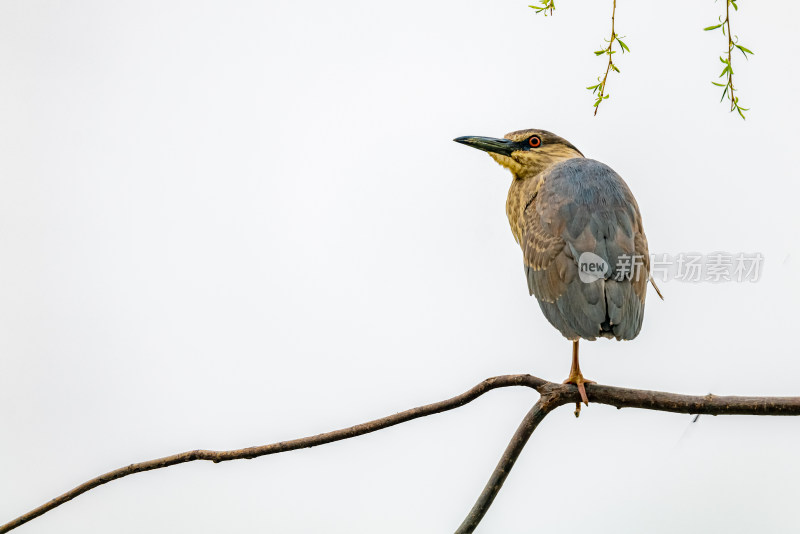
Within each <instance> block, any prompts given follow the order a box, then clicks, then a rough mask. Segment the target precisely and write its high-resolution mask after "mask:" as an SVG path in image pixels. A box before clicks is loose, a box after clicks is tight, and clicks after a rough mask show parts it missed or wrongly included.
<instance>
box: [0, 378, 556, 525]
mask: <svg viewBox="0 0 800 534" xmlns="http://www.w3.org/2000/svg"><path fill="white" fill-rule="evenodd" d="M547 383H548V382H547V381H546V380H542V379H541V378H536V377H535V376H531V375H504V376H497V377H494V378H489V379H487V380H484V381H483V382H481V383H480V384H478V385H477V386H475V387H473V388H472V389H470V390H469V391H466V392H464V393H462V394H461V395H458V396H456V397H453V398H451V399H447V400H444V401H440V402H435V403H433V404H427V405H425V406H420V407H418V408H412V409H410V410H406V411H404V412H400V413H396V414H394V415H390V416H388V417H383V418H381V419H376V420H374V421H369V422H367V423H362V424H360V425H356V426H351V427H349V428H343V429H341V430H334V431H333V432H326V433H324V434H318V435H316V436H309V437H305V438H299V439H294V440H291V441H281V442H279V443H272V444H270V445H263V446H260V447H248V448H245V449H236V450H231V451H208V450H194V451H187V452H183V453H180V454H174V455H172V456H165V457H164V458H158V459H156V460H149V461H147V462H140V463H136V464H130V465H128V466H126V467H121V468H119V469H115V470H114V471H110V472H108V473H106V474H104V475H100V476H99V477H95V478H93V479H91V480H89V481H87V482H84V483H83V484H81V485H80V486H77V487H75V488H73V489H71V490H70V491H68V492H66V493H64V494H63V495H61V496H59V497H56V498H55V499H53V500H51V501H49V502H47V503H45V504H43V505H41V506H39V507H38V508H35V509H33V510H31V511H30V512H28V513H27V514H25V515H22V516H20V517H18V518H16V519H14V520H12V521H9V522H8V523H6V524H5V525H2V526H0V534H2V533H5V532H9V531H10V530H13V529H15V528H17V527H18V526H20V525H22V524H24V523H27V522H28V521H30V520H31V519H34V518H36V517H38V516H40V515H42V514H44V513H45V512H49V511H50V510H52V509H53V508H56V507H57V506H61V505H62V504H64V503H65V502H68V501H71V500H72V499H74V498H75V497H77V496H78V495H81V494H82V493H86V492H87V491H89V490H91V489H94V488H96V487H97V486H101V485H103V484H106V483H107V482H111V481H112V480H117V479H118V478H122V477H126V476H128V475H133V474H134V473H142V472H144V471H151V470H153V469H161V468H163V467H169V466H171V465H177V464H182V463H186V462H193V461H195V460H209V461H212V462H214V463H219V462H225V461H228V460H240V459H251V458H257V457H259V456H266V455H268V454H276V453H279V452H286V451H293V450H296V449H305V448H308V447H315V446H317V445H323V444H325V443H331V442H334V441H339V440H343V439H348V438H354V437H356V436H361V435H363V434H369V433H370V432H375V431H376V430H381V429H384V428H388V427H390V426H394V425H399V424H400V423H405V422H406V421H411V420H413V419H417V418H419V417H425V416H428V415H433V414H437V413H441V412H446V411H448V410H452V409H453V408H458V407H460V406H464V405H465V404H467V403H468V402H472V401H473V400H475V399H477V398H478V397H480V396H481V395H483V394H484V393H486V392H488V391H491V390H493V389H497V388H503V387H509V386H527V387H530V388H533V389H537V388H540V387H542V386H544V385H545V384H547Z"/></svg>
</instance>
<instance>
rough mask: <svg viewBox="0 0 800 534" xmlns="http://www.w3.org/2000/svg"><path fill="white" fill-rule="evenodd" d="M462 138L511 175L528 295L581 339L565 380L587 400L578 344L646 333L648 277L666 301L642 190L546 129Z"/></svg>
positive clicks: (509, 206)
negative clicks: (654, 269)
mask: <svg viewBox="0 0 800 534" xmlns="http://www.w3.org/2000/svg"><path fill="white" fill-rule="evenodd" d="M454 141H455V142H457V143H461V144H463V145H467V146H469V147H472V148H477V149H478V150H482V151H484V152H487V153H488V154H489V155H490V156H491V157H492V158H493V159H494V160H495V161H496V162H497V163H499V164H500V165H501V166H503V167H505V168H506V169H508V170H509V171H511V175H512V181H511V187H510V188H509V190H508V198H507V199H506V215H507V217H508V222H509V224H510V225H511V233H512V234H513V235H514V239H515V240H516V242H517V243H518V244H519V246H520V248H521V249H522V259H523V265H524V268H525V276H526V278H527V282H528V291H529V294H530V295H533V296H534V297H536V300H537V301H538V303H539V307H540V308H541V310H542V312H543V313H544V316H545V317H546V318H547V320H548V321H549V322H550V324H551V325H553V326H554V327H555V328H556V329H557V330H558V331H559V332H561V334H562V335H563V336H564V337H565V338H567V339H568V340H570V341H572V366H571V368H570V372H569V376H568V377H567V379H566V380H565V381H564V383H565V384H574V385H576V386H577V388H578V391H579V393H580V397H581V400H582V401H583V402H584V403H585V404H586V405H588V404H589V399H588V396H587V394H586V386H585V385H586V384H593V383H595V382H593V381H591V380H587V379H586V378H584V376H583V374H582V373H581V368H580V362H579V359H578V343H579V341H580V340H581V339H585V340H589V341H594V340H595V339H597V338H600V337H602V338H616V339H617V340H627V339H633V338H635V337H636V336H637V335H639V332H640V330H641V328H642V320H643V318H644V303H645V297H646V293H647V282H648V280H649V281H650V282H651V283H652V284H653V288H654V289H655V290H656V292H657V293H658V296H659V297H661V298H662V299H663V296H662V295H661V292H660V291H659V289H658V287H657V286H656V284H655V281H653V280H652V278H651V277H650V256H649V252H648V248H647V238H646V237H645V233H644V228H643V226H642V216H641V213H640V212H639V205H638V204H637V202H636V199H635V198H634V196H633V193H632V192H631V190H630V188H629V187H628V185H627V184H626V183H625V181H624V180H623V179H622V177H620V175H619V174H617V173H616V172H614V170H613V169H611V167H609V166H608V165H606V164H604V163H601V162H599V161H596V160H593V159H589V158H586V157H584V155H583V153H582V152H581V151H580V150H578V149H577V148H576V147H575V145H573V144H572V143H570V142H569V141H567V140H566V139H564V138H562V137H559V136H558V135H556V134H554V133H551V132H548V131H546V130H538V129H528V130H518V131H515V132H511V133H508V134H506V135H505V136H504V137H503V138H502V139H497V138H493V137H482V136H463V137H457V138H456V139H454ZM579 412H580V403H577V410H576V415H578V413H579Z"/></svg>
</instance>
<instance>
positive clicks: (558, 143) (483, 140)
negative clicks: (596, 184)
mask: <svg viewBox="0 0 800 534" xmlns="http://www.w3.org/2000/svg"><path fill="white" fill-rule="evenodd" d="M453 141H455V142H456V143H461V144H463V145H467V146H471V147H473V148H477V149H480V150H483V151H485V152H488V153H489V155H490V156H492V158H494V160H495V161H496V162H497V163H499V164H500V165H502V166H503V167H505V168H507V169H508V170H510V171H511V173H512V174H513V175H514V177H515V178H518V179H524V178H528V177H532V176H535V175H537V174H539V173H540V172H542V171H544V170H545V169H547V168H548V167H550V166H551V165H555V164H556V163H558V162H559V161H564V160H566V159H572V158H582V157H583V154H581V152H580V150H578V149H577V148H575V147H574V146H573V145H572V143H570V142H569V141H567V140H566V139H564V138H562V137H559V136H557V135H556V134H554V133H550V132H548V131H546V130H519V131H516V132H511V133H508V134H506V135H505V136H504V137H503V139H495V138H493V137H480V136H476V135H467V136H464V137H457V138H456V139H453Z"/></svg>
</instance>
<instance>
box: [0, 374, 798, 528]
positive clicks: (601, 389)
mask: <svg viewBox="0 0 800 534" xmlns="http://www.w3.org/2000/svg"><path fill="white" fill-rule="evenodd" d="M510 386H525V387H529V388H532V389H535V390H537V391H538V392H539V393H540V394H541V398H540V399H539V401H538V402H537V403H536V404H535V405H534V406H533V408H532V409H531V411H530V412H528V414H527V415H526V416H525V419H523V421H522V423H521V424H520V427H519V428H518V429H517V432H516V433H515V434H514V436H513V438H512V439H511V442H510V443H509V445H508V447H507V448H506V451H505V453H504V454H503V456H502V458H501V459H500V462H499V463H498V465H497V467H495V469H494V472H493V473H492V475H491V477H490V479H489V482H488V483H487V485H486V487H485V488H484V490H483V492H482V493H481V495H480V497H479V498H478V501H477V502H476V503H475V505H474V506H473V508H472V510H471V511H470V512H469V515H468V516H467V518H466V519H465V520H464V522H463V523H462V524H461V526H460V527H459V528H458V530H457V534H467V533H470V532H472V531H473V530H474V529H475V527H476V526H477V525H478V523H479V522H480V521H481V519H482V518H483V516H484V515H485V514H486V511H487V510H488V509H489V506H491V504H492V501H494V498H495V497H496V496H497V493H498V492H499V491H500V488H501V487H502V485H503V483H504V482H505V479H506V477H507V476H508V474H509V472H510V471H511V468H512V467H513V466H514V463H515V462H516V460H517V458H518V457H519V455H520V453H521V452H522V449H523V448H524V447H525V444H526V443H527V441H528V439H529V438H530V437H531V435H532V434H533V431H534V430H535V429H536V427H537V425H538V424H539V423H540V422H541V421H542V420H543V419H544V418H545V416H546V415H547V414H548V413H550V412H551V411H552V410H554V409H555V408H557V407H559V406H561V405H564V404H569V403H576V402H578V401H579V400H580V394H579V393H578V389H577V388H576V387H575V386H573V385H563V384H555V383H553V382H548V381H547V380H543V379H541V378H537V377H535V376H531V375H504V376H497V377H494V378H489V379H487V380H484V381H483V382H481V383H480V384H478V385H476V386H475V387H473V388H472V389H470V390H468V391H466V392H464V393H462V394H461V395H457V396H455V397H453V398H451V399H447V400H444V401H440V402H436V403H433V404H427V405H425V406H420V407H418V408H412V409H410V410H406V411H404V412H400V413H396V414H394V415H390V416H387V417H383V418H381V419H376V420H374V421H369V422H367V423H363V424H360V425H356V426H352V427H349V428H344V429H341V430H334V431H332V432H327V433H324V434H318V435H316V436H309V437H305V438H299V439H295V440H291V441H281V442H278V443H273V444H270V445H262V446H258V447H248V448H245V449H236V450H230V451H210V450H201V449H198V450H193V451H188V452H183V453H180V454H175V455H172V456H166V457H164V458H158V459H156V460H149V461H146V462H140V463H135V464H130V465H128V466H126V467H121V468H119V469H116V470H114V471H110V472H108V473H106V474H104V475H100V476H98V477H95V478H93V479H91V480H88V481H87V482H84V483H83V484H81V485H80V486H77V487H75V488H73V489H71V490H70V491H68V492H66V493H64V494H63V495H61V496H59V497H56V498H55V499H53V500H51V501H49V502H47V503H45V504H43V505H41V506H39V507H38V508H35V509H33V510H31V511H30V512H28V513H26V514H24V515H22V516H20V517H18V518H16V519H13V520H11V521H9V522H8V523H6V524H4V525H2V526H0V534H2V533H5V532H9V531H11V530H13V529H15V528H17V527H19V526H21V525H23V524H25V523H27V522H28V521H30V520H32V519H34V518H36V517H38V516H40V515H42V514H44V513H46V512H48V511H50V510H52V509H53V508H56V507H58V506H60V505H62V504H64V503H66V502H68V501H70V500H72V499H74V498H75V497H77V496H79V495H81V494H82V493H86V492H87V491H89V490H91V489H94V488H96V487H97V486H101V485H103V484H105V483H107V482H111V481H112V480H116V479H119V478H123V477H126V476H128V475H132V474H134V473H141V472H143V471H151V470H153V469H161V468H163V467H169V466H171V465H177V464H182V463H186V462H193V461H195V460H208V461H212V462H214V463H219V462H225V461H228V460H240V459H251V458H257V457H259V456H266V455H268V454H276V453H279V452H286V451H291V450H296V449H304V448H308V447H315V446H317V445H323V444H325V443H331V442H334V441H340V440H343V439H348V438H353V437H356V436H360V435H363V434H368V433H370V432H375V431H376V430H381V429H383V428H387V427H390V426H394V425H398V424H400V423H404V422H406V421H411V420H413V419H417V418H420V417H425V416H428V415H433V414H437V413H441V412H445V411H448V410H452V409H454V408H458V407H460V406H463V405H465V404H467V403H469V402H472V401H473V400H475V399H477V398H478V397H480V396H481V395H483V394H484V393H486V392H488V391H491V390H493V389H497V388H502V387H510ZM586 391H587V393H588V395H589V401H590V402H592V403H596V404H608V405H611V406H616V407H617V408H642V409H646V410H658V411H666V412H675V413H686V414H711V415H800V397H718V396H715V395H710V394H709V395H705V396H692V395H678V394H675V393H664V392H659V391H645V390H638V389H627V388H617V387H612V386H601V385H590V386H587V388H586Z"/></svg>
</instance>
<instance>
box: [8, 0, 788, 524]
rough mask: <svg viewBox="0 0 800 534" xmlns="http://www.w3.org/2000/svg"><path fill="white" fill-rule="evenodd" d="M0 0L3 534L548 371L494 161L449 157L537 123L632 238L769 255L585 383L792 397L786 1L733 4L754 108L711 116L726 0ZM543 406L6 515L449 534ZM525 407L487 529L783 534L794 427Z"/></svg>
mask: <svg viewBox="0 0 800 534" xmlns="http://www.w3.org/2000/svg"><path fill="white" fill-rule="evenodd" d="M529 1H530V0H515V1H511V0H504V1H488V0H482V1H463V0H462V1H443V2H430V1H425V2H422V1H406V2H372V1H347V0H343V1H338V2H330V1H309V2H290V1H285V2H278V1H269V2H245V1H236V2H223V1H182V2H179V1H168V2H164V1H159V2H156V1H136V2H132V1H127V2H106V1H99V0H97V1H88V0H84V1H80V2H63V1H37V0H25V1H21V0H20V1H5V2H3V3H2V4H0V82H1V83H0V277H1V278H0V523H3V522H5V521H8V520H11V519H12V518H14V517H16V516H18V515H20V514H22V513H24V512H26V511H28V510H29V509H31V508H33V507H36V506H38V505H40V504H42V503H44V502H45V501H47V500H49V499H50V498H52V497H54V496H56V495H58V494H61V493H62V492H64V491H66V490H68V489H70V488H72V487H74V486H76V485H78V484H79V483H81V482H84V481H85V480H87V479H88V478H91V477H94V476H96V475H99V474H101V473H103V472H106V471H109V470H111V469H114V468H117V467H120V466H123V465H127V464H129V463H132V462H136V461H142V460H147V459H151V458H156V457H160V456H165V455H168V454H173V453H176V452H180V451H184V450H189V449H194V448H211V449H228V448H239V447H244V446H249V445H257V444H265V443H270V442H274V441H280V440H286V439H291V438H295V437H300V436H304V435H309V434H316V433H319V432H323V431H327V430H331V429H335V428H340V427H344V426H349V425H351V424H355V423H360V422H363V421H366V420H369V419H372V418H376V417H380V416H384V415H388V414H390V413H394V412H397V411H400V410H403V409H406V408H410V407H412V406H416V405H420V404H425V403H428V402H433V401H437V400H441V399H443V398H446V397H450V396H452V395H455V394H458V393H461V392H462V391H464V390H466V389H468V388H469V387H471V386H473V385H474V384H475V383H477V382H478V381H480V380H482V379H484V378H486V377H488V376H493V375H498V374H506V373H522V372H529V373H532V374H535V375H537V376H541V377H544V378H547V379H552V380H562V379H563V378H564V377H565V376H566V375H567V372H568V369H569V355H570V344H569V342H567V341H566V340H565V339H563V338H562V337H561V335H560V334H559V333H558V332H557V331H556V330H555V329H553V328H552V327H551V326H550V325H549V324H548V323H547V321H546V320H545V319H544V317H543V316H542V314H541V312H540V310H539V307H538V306H537V304H536V302H535V300H534V299H532V298H531V297H529V296H528V292H527V286H526V283H525V278H524V273H523V268H522V260H521V254H520V251H519V249H518V247H517V245H516V244H515V243H514V240H513V238H512V236H511V233H510V231H509V228H508V222H507V220H506V216H505V211H504V205H505V196H506V192H507V188H508V185H509V182H510V179H509V178H510V177H509V174H508V172H507V171H505V170H504V169H502V168H500V167H499V166H498V165H496V164H495V163H494V162H493V161H492V160H491V159H490V158H489V157H488V156H487V155H485V154H483V153H480V152H478V151H476V150H471V149H469V148H467V147H464V146H462V145H458V144H456V143H453V142H452V139H453V138H454V137H457V136H460V135H468V134H469V135H489V136H498V137H499V136H502V135H503V134H504V133H506V132H508V131H512V130H516V129H521V128H530V127H537V128H544V129H548V130H551V131H553V132H556V133H558V134H559V135H562V136H564V137H566V138H567V139H569V140H570V141H571V142H572V143H574V144H575V145H576V146H578V147H579V148H580V149H581V150H582V151H583V152H584V153H585V154H586V155H587V156H588V157H592V158H596V159H599V160H601V161H604V162H606V163H608V164H609V165H611V166H612V167H613V168H614V169H615V170H616V171H617V172H619V173H620V174H621V175H622V176H623V177H624V178H625V179H626V180H627V182H628V184H629V185H630V187H631V189H632V190H633V192H634V194H635V195H636V197H637V199H638V201H639V205H640V208H641V211H642V213H643V216H644V223H645V229H646V231H647V236H648V239H649V242H650V250H651V252H657V253H659V252H666V253H673V254H674V253H678V252H702V253H710V252H715V251H728V252H760V253H762V254H763V256H764V265H763V273H762V278H761V280H760V281H758V282H757V283H739V284H737V283H725V284H710V283H698V284H688V283H680V282H675V281H673V282H668V283H662V284H661V288H662V290H663V292H664V294H665V296H666V300H665V301H664V302H661V301H659V300H658V299H657V298H656V296H655V293H654V292H653V291H652V290H651V291H650V293H649V296H648V303H647V313H646V316H645V322H644V327H643V329H642V332H641V335H640V336H639V337H638V338H637V339H636V340H634V341H628V342H616V341H608V340H601V341H598V342H596V343H584V344H583V345H582V355H583V358H582V363H583V370H584V372H585V373H586V375H587V376H588V377H590V378H593V379H595V380H597V381H599V382H601V383H606V384H613V385H618V386H628V387H638V388H646V389H659V390H667V391H673V392H682V393H694V394H706V393H709V392H714V393H717V394H742V395H798V394H800V384H798V380H800V359H798V351H797V348H796V345H795V343H796V340H795V337H796V334H797V324H798V322H797V319H798V313H797V305H796V302H797V301H798V299H800V282H798V277H800V239H799V238H798V230H800V210H798V209H797V200H796V196H797V194H798V192H800V190H799V189H798V187H797V181H798V171H797V157H796V153H797V148H796V147H797V144H798V141H800V134H798V129H797V124H798V122H799V121H800V112H798V108H797V94H798V90H797V87H798V84H799V83H800V79H799V78H800V76H798V72H797V69H796V65H797V60H796V55H797V39H796V23H797V20H798V17H800V5H798V4H797V2H788V1H784V2H777V1H766V2H754V1H747V0H745V1H742V2H741V8H740V10H739V11H738V12H736V13H735V14H734V19H733V26H734V32H735V33H737V34H739V35H740V37H741V43H742V44H744V45H745V46H747V47H748V48H751V49H752V50H754V51H755V53H756V55H755V56H754V57H753V58H751V59H750V61H748V62H745V61H744V60H743V59H742V58H741V55H738V56H735V69H736V79H735V83H736V86H737V87H738V88H739V89H740V93H739V94H740V95H741V101H742V104H743V105H744V106H745V107H752V111H750V113H749V115H748V119H747V121H746V122H745V121H742V120H740V119H739V118H738V116H736V115H735V114H730V113H728V112H727V108H726V105H725V104H719V103H718V101H719V96H720V89H719V88H716V87H714V86H712V85H711V83H710V81H711V80H712V79H715V77H716V76H717V74H718V73H719V71H720V70H721V68H722V67H721V64H720V62H719V60H718V59H717V58H718V56H719V53H720V52H721V51H723V50H724V47H725V42H724V40H723V39H724V38H723V36H722V35H721V34H719V33H710V32H703V31H702V28H703V27H705V26H709V25H711V24H713V23H715V21H716V20H717V16H718V15H719V14H720V13H722V11H723V10H724V4H723V3H721V2H717V3H714V2H712V1H710V0H704V1H701V2H693V3H691V5H690V4H685V3H681V4H670V5H667V4H665V3H663V2H655V1H648V2H641V1H640V2H632V1H626V0H620V2H619V3H618V12H617V30H618V32H619V33H620V34H621V35H624V36H626V37H627V38H626V39H625V41H626V43H627V44H628V45H629V46H630V48H631V49H632V53H631V54H625V56H619V55H618V56H616V58H617V61H618V65H619V67H620V69H621V70H622V74H621V75H612V76H611V77H610V82H609V91H610V93H611V95H612V96H611V98H610V99H609V100H607V101H606V102H605V103H604V104H603V106H602V108H601V110H600V113H599V115H598V116H597V117H593V116H592V114H591V112H592V108H591V104H592V97H591V95H590V93H589V91H587V90H586V89H585V86H587V85H591V84H593V83H595V82H593V80H595V78H596V77H597V76H598V75H599V74H601V73H602V71H603V70H604V68H605V60H604V58H597V57H595V56H594V54H593V53H592V51H593V50H596V49H598V48H600V47H601V46H602V44H603V39H604V38H606V37H607V36H608V33H609V30H610V28H609V26H610V20H609V19H610V10H611V1H610V0H608V1H604V2H597V1H589V0H570V1H563V0H562V1H561V2H558V10H557V12H556V14H555V16H554V17H547V18H544V17H542V16H536V15H535V14H534V12H533V10H531V9H530V8H528V7H527V5H526V4H527V3H529ZM535 398H536V394H535V393H534V392H532V391H529V390H524V389H522V388H519V389H518V390H516V389H507V390H498V391H494V392H491V393H489V394H487V395H486V396H485V397H482V398H481V399H479V400H477V401H475V402H473V403H471V404H469V405H467V406H465V407H462V408H460V409H458V410H455V411H453V412H448V413H446V414H442V415H437V416H433V417H429V418H425V419H422V420H418V421H414V422H411V423H408V424H404V425H401V426H398V427H394V428H391V429H388V430H384V431H381V432H378V433H376V434H372V435H368V436H364V437H360V438H357V439H353V440H347V441H343V442H339V443H336V444H332V445H326V446H324V447H320V448H315V449H310V450H303V451H298V452H291V453H287V454H281V455H277V456H270V457H267V458H261V459H257V460H252V461H238V462H231V463H224V464H219V465H214V464H210V463H194V464H187V465H182V466H177V467H172V468H169V469H165V470H159V471H153V472H149V473H145V474H140V475H135V476H133V477H130V478H125V479H124V480H120V481H116V482H113V483H111V484H108V485H106V486H102V487H100V488H98V489H96V490H93V491H91V492H90V493H88V494H85V495H83V496H81V497H79V498H77V499H76V500H74V501H72V502H70V503H68V504H66V505H64V506H62V507H60V508H58V509H56V510H54V511H52V512H50V513H48V514H46V515H45V516H43V517H41V518H39V519H36V520H34V521H33V522H31V523H29V524H27V525H25V526H24V527H21V529H20V532H28V533H36V532H61V533H77V532H121V533H125V532H129V533H134V532H136V533H139V532H164V533H167V532H193V533H198V532H199V533H203V532H207V533H211V532H220V531H224V532H242V533H244V532H247V533H249V532H321V531H324V532H341V533H345V532H347V533H350V532H388V533H391V532H398V533H399V532H420V533H442V532H451V531H452V530H454V529H455V528H456V526H457V525H458V524H459V523H460V522H461V520H462V519H463V517H464V515H465V514H466V512H467V511H468V510H469V508H470V507H471V506H472V504H473V502H474V499H475V498H476V497H477V495H478V494H479V492H480V491H481V489H482V488H483V485H484V483H485V482H486V480H487V477H488V476H489V473H490V472H491V470H492V469H493V468H494V466H495V464H496V462H497V460H498V459H499V457H500V455H501V453H502V451H503V449H504V447H505V446H506V443H507V441H508V439H509V438H510V436H511V435H512V433H513V432H514V430H515V429H516V427H517V424H518V423H519V421H520V420H521V419H522V417H523V415H524V414H525V413H526V412H527V411H528V409H529V408H530V405H531V404H532V403H533V402H534V400H535ZM691 420H692V418H691V417H690V416H688V415H674V414H663V413H656V412H649V411H636V410H622V411H617V410H615V409H613V408H610V407H606V406H600V405H592V406H589V407H588V408H586V409H584V411H583V414H582V416H581V418H580V419H578V420H576V419H575V418H574V417H573V416H572V407H570V406H567V407H563V408H560V409H559V410H558V411H556V412H554V413H553V414H551V415H550V416H549V417H548V418H547V419H546V420H545V421H544V423H543V424H542V425H541V426H540V427H539V429H538V430H537V432H536V433H535V434H534V437H533V439H532V440H531V442H530V443H529V445H528V446H527V448H526V449H525V451H524V452H523V454H522V456H521V458H520V460H519V462H518V463H517V465H516V467H515V469H514V471H513V472H512V473H511V475H510V477H509V479H508V481H507V483H506V485H505V487H504V488H503V490H502V492H501V493H500V495H499V497H498V499H497V500H496V502H495V504H494V506H493V507H492V508H491V510H490V511H489V513H488V515H487V516H486V519H485V520H484V522H483V524H482V525H481V527H480V529H479V531H480V532H505V533H528V532H548V533H549V532H556V533H576V532H583V531H585V529H586V528H592V530H593V531H594V532H598V533H600V532H602V533H618V532H635V533H638V532H648V533H673V532H725V533H751V532H754V531H759V532H796V531H797V529H798V519H797V514H796V510H795V506H796V503H797V499H798V489H797V480H798V477H800V461H798V458H797V444H798V439H800V419H797V418H785V419H784V418H767V417H716V418H714V417H701V418H700V420H699V421H698V422H697V423H696V424H691Z"/></svg>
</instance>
